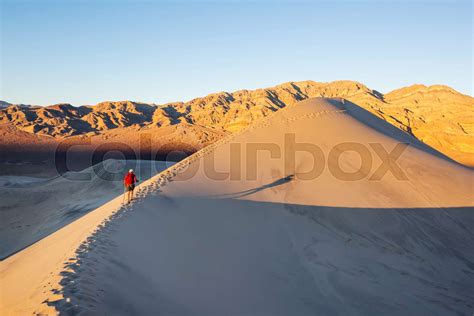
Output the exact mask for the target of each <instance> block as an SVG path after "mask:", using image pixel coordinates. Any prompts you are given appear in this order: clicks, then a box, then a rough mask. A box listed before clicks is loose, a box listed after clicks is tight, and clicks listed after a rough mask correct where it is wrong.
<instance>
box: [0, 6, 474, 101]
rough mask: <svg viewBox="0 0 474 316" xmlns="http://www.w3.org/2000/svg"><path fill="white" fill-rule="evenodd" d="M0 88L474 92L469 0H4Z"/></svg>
mask: <svg viewBox="0 0 474 316" xmlns="http://www.w3.org/2000/svg"><path fill="white" fill-rule="evenodd" d="M0 1H1V2H2V6H1V35H2V37H1V56H0V58H1V71H0V73H1V85H0V88H1V90H0V99H2V100H6V101H8V102H12V103H26V104H40V105H45V104H53V103H60V102H67V103H72V104H74V105H81V104H95V103H97V102H100V101H104V100H135V101H143V102H154V103H160V104H161V103H165V102H170V101H186V100H189V99H192V98H194V97H198V96H203V95H206V94H208V93H212V92H218V91H234V90H238V89H254V88H263V87H268V86H272V85H276V84H279V83H283V82H287V81H299V80H315V81H322V82H326V81H332V80H341V79H349V80H357V81H360V82H362V83H364V84H366V85H367V86H369V87H370V88H372V89H376V90H379V91H381V92H388V91H390V90H392V89H395V88H399V87H402V86H406V85H410V84H413V83H424V84H438V83H439V84H446V85H449V86H452V87H453V88H455V89H457V90H459V91H460V92H463V93H465V94H470V95H472V92H473V79H472V75H473V66H472V53H473V26H472V23H473V8H472V3H471V1H454V0H453V1H449V0H446V1H408V0H406V1H303V2H301V1H300V2H298V1H258V2H257V1H207V2H203V1H174V2H171V1H170V2H163V1H111V0H110V1H108V0H102V1H101V0H99V1H66V0H64V1H39V0H37V1H22V0H17V1H11V0H0Z"/></svg>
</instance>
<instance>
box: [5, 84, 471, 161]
mask: <svg viewBox="0 0 474 316" xmlns="http://www.w3.org/2000/svg"><path fill="white" fill-rule="evenodd" d="M313 97H340V98H345V99H347V100H350V101H351V102H354V103H356V104H358V105H360V106H361V107H363V108H365V109H367V110H369V111H370V112H372V113H374V114H376V115H377V116H379V117H380V118H382V119H384V120H385V121H387V122H389V123H391V124H393V125H395V126H397V127H398V128H400V129H402V130H403V131H405V132H407V133H410V134H412V135H413V136H415V137H416V138H418V139H419V140H421V141H423V142H425V143H426V144H428V145H430V146H432V147H433V148H435V149H437V150H439V151H440V152H442V153H444V154H446V155H447V156H449V157H451V158H453V159H455V160H457V161H459V162H461V163H463V164H466V165H471V166H472V165H474V146H473V145H472V144H473V143H474V142H473V141H474V140H473V133H474V124H473V123H472V118H471V115H472V109H473V105H474V99H473V98H472V97H470V96H467V95H463V94H461V93H459V92H457V91H455V90H454V89H452V88H449V87H447V86H441V85H435V86H429V87H427V86H424V85H413V86H410V87H405V88H402V89H398V90H395V91H392V92H390V93H387V94H385V95H384V94H382V93H379V92H377V91H376V90H372V89H370V88H368V87H366V86H365V85H363V84H361V83H358V82H355V81H334V82H330V83H318V82H314V81H301V82H288V83H284V84H281V85H278V86H275V87H272V88H266V89H257V90H239V91H235V92H232V93H228V92H220V93H214V94H210V95H208V96H205V97H202V98H196V99H193V100H191V101H188V102H175V103H168V104H164V105H155V104H145V103H137V102H132V101H119V102H102V103H99V104H97V105H94V106H80V107H74V106H72V105H70V104H56V105H51V106H46V107H30V108H28V107H24V106H19V105H9V106H8V107H6V108H1V109H0V124H5V125H8V126H14V127H15V128H16V129H19V130H21V131H25V132H28V133H30V134H34V135H36V136H42V137H43V136H44V137H47V138H49V139H50V138H53V139H55V140H57V141H59V140H64V139H68V141H72V142H75V143H77V142H81V141H84V140H85V139H92V140H95V141H98V142H100V143H103V142H112V141H119V142H121V141H127V143H128V144H129V145H130V146H132V147H133V146H135V145H136V142H132V141H129V140H130V137H132V138H133V137H134V136H135V137H136V136H137V135H138V134H141V133H144V132H149V133H150V134H152V135H153V136H152V137H153V138H156V141H157V143H156V144H155V145H154V146H155V147H160V148H161V149H163V148H162V147H163V146H170V148H171V147H172V148H173V150H175V149H180V148H182V147H186V148H187V150H189V151H193V150H197V149H198V148H200V147H202V146H205V145H207V144H209V143H212V142H213V141H215V140H217V139H219V138H220V137H222V136H223V135H226V134H228V133H233V132H235V131H239V130H241V129H242V128H244V127H245V126H247V125H249V124H251V123H252V122H253V121H255V120H257V119H260V118H262V117H265V116H267V115H268V114H270V113H272V112H274V111H277V110H279V109H280V108H284V107H286V106H291V105H293V104H294V103H296V102H298V101H301V100H305V99H308V98H313ZM6 104H8V103H6ZM4 134H5V133H4ZM17 134H18V133H14V134H12V136H11V137H10V138H13V139H10V140H8V137H7V138H4V139H3V140H1V141H0V146H1V145H2V144H4V143H6V142H10V143H11V142H15V140H14V138H15V137H16V136H15V135H17ZM158 135H159V136H160V137H158ZM24 136H25V135H24V134H22V141H24ZM32 139H35V138H32ZM135 141H136V140H135ZM193 148H194V149H193ZM170 150H171V149H170ZM165 151H166V150H165Z"/></svg>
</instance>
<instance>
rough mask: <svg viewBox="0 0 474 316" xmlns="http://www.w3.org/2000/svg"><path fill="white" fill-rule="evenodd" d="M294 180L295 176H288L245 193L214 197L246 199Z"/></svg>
mask: <svg viewBox="0 0 474 316" xmlns="http://www.w3.org/2000/svg"><path fill="white" fill-rule="evenodd" d="M294 178H295V176H294V175H293V174H292V175H289V176H286V177H284V178H281V179H278V180H276V181H273V182H271V183H269V184H265V185H262V186H259V187H256V188H253V189H248V190H245V191H240V192H234V193H225V194H219V195H214V196H213V197H215V198H219V197H225V198H240V197H244V196H247V195H251V194H254V193H257V192H260V191H262V190H266V189H270V188H273V187H277V186H279V185H282V184H285V183H288V182H290V181H292V180H293V179H294Z"/></svg>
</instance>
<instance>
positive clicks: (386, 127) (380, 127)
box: [327, 99, 468, 168]
mask: <svg viewBox="0 0 474 316" xmlns="http://www.w3.org/2000/svg"><path fill="white" fill-rule="evenodd" d="M327 100H328V101H329V102H330V103H331V104H332V105H333V106H335V107H337V108H338V109H340V110H346V111H347V114H349V115H350V116H352V117H353V118H355V119H356V120H358V121H359V122H361V123H363V124H365V125H367V126H370V127H371V128H373V129H375V130H376V131H378V132H380V133H382V134H384V135H385V136H388V137H390V138H393V139H395V140H397V141H398V142H400V143H407V144H410V145H411V146H413V147H415V148H416V149H419V150H421V151H424V152H426V153H429V154H432V155H434V156H436V157H438V158H441V159H443V160H447V161H450V162H453V163H456V164H458V165H461V166H463V167H466V166H464V165H462V164H460V163H458V162H456V161H454V160H453V159H451V158H449V157H448V156H446V155H444V154H443V153H441V152H439V151H437V150H436V149H434V148H433V147H430V146H428V145H426V144H425V143H423V142H421V141H420V140H418V139H416V138H415V137H414V136H413V135H411V134H409V133H407V132H405V131H403V130H401V129H399V128H397V127H395V126H394V125H392V124H390V123H388V122H387V121H384V120H383V119H381V118H380V117H377V116H375V115H374V114H372V113H370V112H369V111H367V110H366V109H364V108H362V107H361V106H359V105H357V104H355V103H352V102H351V101H348V100H346V99H343V102H341V101H340V100H339V99H327ZM466 168H468V167H466Z"/></svg>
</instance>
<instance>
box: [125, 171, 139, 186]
mask: <svg viewBox="0 0 474 316" xmlns="http://www.w3.org/2000/svg"><path fill="white" fill-rule="evenodd" d="M123 182H124V183H125V185H130V184H135V182H137V177H136V176H135V174H134V173H130V172H129V173H127V174H126V175H125V178H123Z"/></svg>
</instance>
